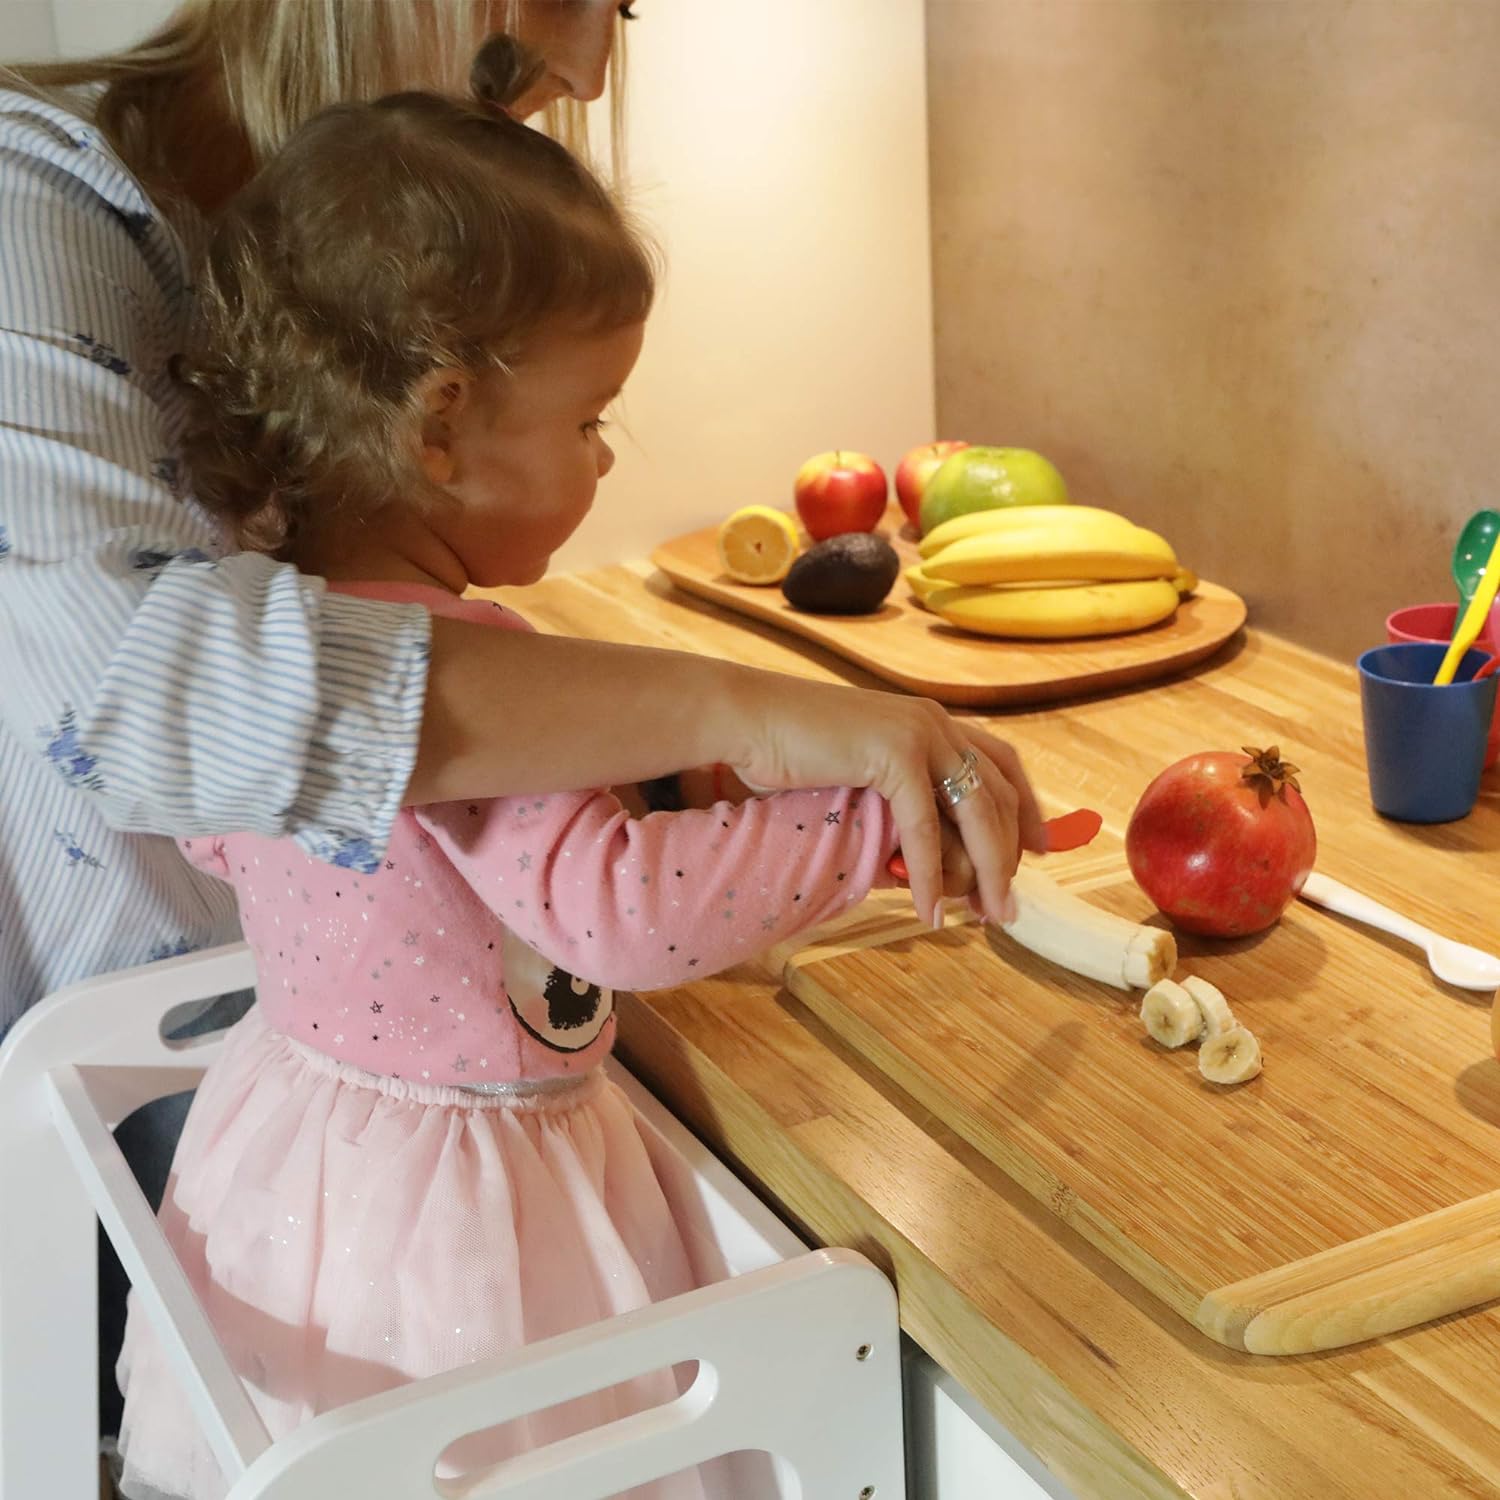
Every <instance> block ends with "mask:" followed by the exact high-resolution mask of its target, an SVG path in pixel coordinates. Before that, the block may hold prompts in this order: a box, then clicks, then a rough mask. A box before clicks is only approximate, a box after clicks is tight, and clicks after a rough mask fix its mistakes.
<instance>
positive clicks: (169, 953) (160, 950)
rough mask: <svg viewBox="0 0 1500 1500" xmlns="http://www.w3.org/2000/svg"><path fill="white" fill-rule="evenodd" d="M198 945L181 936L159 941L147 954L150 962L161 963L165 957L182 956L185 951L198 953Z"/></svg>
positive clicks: (147, 960)
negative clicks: (162, 941)
mask: <svg viewBox="0 0 1500 1500" xmlns="http://www.w3.org/2000/svg"><path fill="white" fill-rule="evenodd" d="M197 951H198V945H197V944H196V943H190V942H188V940H187V939H186V938H185V937H182V936H181V935H180V934H179V936H178V937H177V938H176V939H175V940H173V939H170V938H169V939H168V940H167V941H166V942H164V943H157V944H156V945H155V946H154V947H153V948H152V949H151V951H150V952H149V953H148V954H147V955H146V962H147V963H148V964H156V963H160V962H161V961H162V959H164V958H181V957H182V955H183V954H184V953H196V952H197Z"/></svg>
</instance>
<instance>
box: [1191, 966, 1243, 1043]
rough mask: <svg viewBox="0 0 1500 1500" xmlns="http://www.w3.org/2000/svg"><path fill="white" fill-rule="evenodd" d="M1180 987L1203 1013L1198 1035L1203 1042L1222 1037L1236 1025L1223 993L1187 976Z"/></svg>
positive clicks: (1205, 981) (1205, 982) (1206, 983)
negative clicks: (1200, 1029) (1200, 1030)
mask: <svg viewBox="0 0 1500 1500" xmlns="http://www.w3.org/2000/svg"><path fill="white" fill-rule="evenodd" d="M1182 987H1183V989H1185V990H1186V991H1187V992H1188V994H1190V995H1191V996H1192V997H1193V999H1194V1000H1196V1001H1197V1002H1198V1009H1199V1010H1200V1011H1202V1012H1203V1030H1202V1032H1201V1033H1200V1034H1201V1035H1202V1037H1203V1040H1204V1041H1205V1042H1206V1041H1208V1040H1209V1039H1210V1038H1212V1037H1216V1036H1223V1035H1224V1033H1225V1032H1226V1031H1230V1030H1232V1029H1233V1028H1234V1027H1235V1026H1236V1025H1238V1022H1236V1020H1235V1019H1234V1012H1233V1011H1232V1010H1230V1008H1229V1002H1228V1001H1227V1000H1226V999H1225V998H1224V995H1223V992H1222V991H1220V990H1217V989H1215V988H1214V986H1213V985H1211V984H1210V983H1209V982H1208V981H1207V980H1206V979H1199V978H1198V977H1197V976H1196V975H1193V974H1189V975H1188V977H1187V978H1186V979H1184V980H1183V981H1182Z"/></svg>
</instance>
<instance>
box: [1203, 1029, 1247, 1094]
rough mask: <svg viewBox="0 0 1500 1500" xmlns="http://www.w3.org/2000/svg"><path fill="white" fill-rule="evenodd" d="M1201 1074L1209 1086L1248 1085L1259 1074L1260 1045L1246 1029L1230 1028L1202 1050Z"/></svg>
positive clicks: (1207, 1041) (1206, 1042)
mask: <svg viewBox="0 0 1500 1500" xmlns="http://www.w3.org/2000/svg"><path fill="white" fill-rule="evenodd" d="M1198 1071H1199V1072H1200V1073H1201V1074H1202V1075H1203V1076H1204V1077H1205V1078H1206V1079H1208V1081H1209V1082H1210V1083H1245V1082H1247V1081H1248V1080H1250V1079H1252V1078H1254V1077H1255V1075H1256V1074H1257V1073H1259V1072H1260V1043H1259V1042H1257V1041H1256V1040H1255V1038H1254V1037H1253V1036H1252V1035H1251V1034H1250V1033H1249V1032H1248V1031H1246V1030H1245V1028H1244V1027H1243V1026H1231V1027H1230V1028H1229V1030H1228V1031H1221V1032H1220V1033H1219V1034H1218V1035H1217V1036H1211V1037H1209V1038H1208V1039H1207V1040H1206V1041H1205V1042H1204V1043H1203V1046H1202V1047H1201V1048H1199V1051H1198Z"/></svg>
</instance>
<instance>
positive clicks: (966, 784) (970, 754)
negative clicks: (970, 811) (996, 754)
mask: <svg viewBox="0 0 1500 1500" xmlns="http://www.w3.org/2000/svg"><path fill="white" fill-rule="evenodd" d="M983 784H984V783H983V782H981V781H980V779H979V756H978V755H977V754H975V752H974V751H972V750H965V751H964V753H963V756H962V765H961V767H960V768H959V769H958V770H957V771H955V772H954V773H953V775H951V776H945V777H943V779H942V780H941V781H940V782H938V784H937V786H936V787H935V788H934V792H935V794H936V796H937V797H938V799H939V800H940V801H942V802H945V803H947V805H948V806H949V807H957V806H958V804H959V803H960V802H962V801H963V800H964V798H965V797H972V796H973V795H974V793H975V792H977V791H978V790H979V788H980V787H981V786H982V785H983Z"/></svg>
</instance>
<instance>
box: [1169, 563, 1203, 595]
mask: <svg viewBox="0 0 1500 1500" xmlns="http://www.w3.org/2000/svg"><path fill="white" fill-rule="evenodd" d="M1172 587H1173V588H1175V589H1176V590H1177V592H1178V593H1179V594H1180V595H1181V596H1182V597H1183V598H1184V599H1186V598H1187V597H1188V595H1189V594H1196V593H1197V592H1198V575H1197V574H1196V573H1195V572H1193V570H1192V569H1191V568H1178V570H1177V571H1176V573H1174V574H1173V575H1172Z"/></svg>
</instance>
